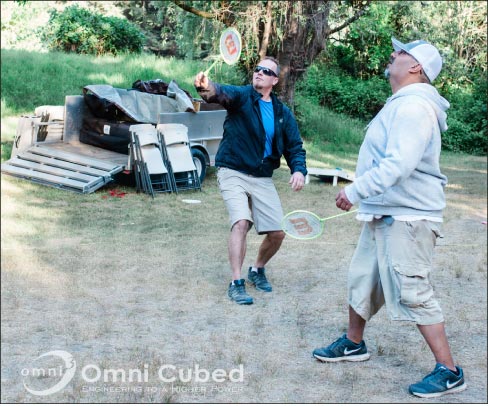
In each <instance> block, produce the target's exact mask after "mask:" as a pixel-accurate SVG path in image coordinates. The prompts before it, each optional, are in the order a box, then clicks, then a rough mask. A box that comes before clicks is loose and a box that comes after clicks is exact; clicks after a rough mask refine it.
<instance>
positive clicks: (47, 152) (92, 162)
mask: <svg viewBox="0 0 488 406" xmlns="http://www.w3.org/2000/svg"><path fill="white" fill-rule="evenodd" d="M28 152H30V153H32V154H38V155H44V156H49V157H53V158H57V159H61V160H63V161H68V162H73V163H76V164H82V165H86V166H90V167H92V168H97V169H103V170H106V171H109V172H111V171H112V170H114V169H117V168H116V167H114V165H113V164H112V163H110V162H109V163H107V162H104V161H100V160H98V159H94V158H88V157H84V156H80V155H77V154H71V153H69V152H60V151H57V150H55V149H52V148H46V147H41V146H39V145H36V146H34V147H31V148H29V149H28Z"/></svg>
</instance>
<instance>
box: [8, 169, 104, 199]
mask: <svg viewBox="0 0 488 406" xmlns="http://www.w3.org/2000/svg"><path fill="white" fill-rule="evenodd" d="M2 172H5V173H8V174H10V175H14V176H19V177H24V178H28V179H35V180H39V181H42V182H44V183H49V184H50V185H52V186H68V187H71V188H74V189H77V190H80V191H82V192H83V193H86V192H87V191H88V190H90V189H92V188H93V187H95V186H96V185H97V184H101V185H100V186H102V185H103V184H104V182H103V179H101V178H98V179H97V182H81V181H78V180H73V179H67V178H64V177H61V176H55V175H50V174H48V173H41V172H36V171H33V170H29V169H25V168H19V167H17V166H12V165H9V164H8V163H5V164H2Z"/></svg>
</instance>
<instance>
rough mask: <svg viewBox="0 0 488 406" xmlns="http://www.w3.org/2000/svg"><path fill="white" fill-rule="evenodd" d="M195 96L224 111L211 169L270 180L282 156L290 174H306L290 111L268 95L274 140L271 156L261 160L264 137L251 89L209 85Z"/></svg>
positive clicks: (298, 139)
mask: <svg viewBox="0 0 488 406" xmlns="http://www.w3.org/2000/svg"><path fill="white" fill-rule="evenodd" d="M197 90H199V94H200V95H201V96H202V97H203V98H204V100H206V101H207V102H209V103H219V104H221V105H222V106H224V107H225V109H226V110H227V117H226V119H225V121H224V135H223V139H222V141H221V143H220V146H219V149H218V151H217V155H216V157H215V166H217V167H226V168H230V169H234V170H237V171H240V172H243V173H246V174H248V175H253V176H256V177H271V176H272V175H273V171H274V170H275V169H276V168H279V166H280V159H281V156H284V157H285V159H286V162H287V164H288V167H289V168H290V170H291V173H292V174H293V173H295V172H302V173H303V174H304V175H306V174H307V167H306V163H305V150H304V149H303V142H302V139H301V137H300V132H299V130H298V125H297V122H296V120H295V118H294V117H293V114H292V113H291V111H290V109H289V108H288V107H286V106H285V105H284V104H283V103H282V102H281V101H279V100H278V98H277V97H276V95H274V94H273V93H272V94H271V98H272V101H273V111H274V127H275V136H274V139H273V152H272V154H271V155H270V156H268V157H266V158H265V159H263V156H264V146H265V142H266V135H265V131H264V126H263V121H262V118H261V110H260V108H259V99H260V98H261V94H260V93H258V92H257V91H256V90H254V88H253V87H252V86H251V85H247V86H230V85H220V84H218V83H214V82H211V81H209V86H208V89H207V90H200V89H197Z"/></svg>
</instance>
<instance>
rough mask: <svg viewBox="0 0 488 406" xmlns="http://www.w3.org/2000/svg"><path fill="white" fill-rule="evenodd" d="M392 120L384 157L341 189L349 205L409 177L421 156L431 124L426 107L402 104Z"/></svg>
mask: <svg viewBox="0 0 488 406" xmlns="http://www.w3.org/2000/svg"><path fill="white" fill-rule="evenodd" d="M392 119H393V121H392V123H391V126H390V128H389V130H388V136H387V137H388V140H387V145H386V150H385V156H384V158H382V159H381V160H380V162H378V164H377V166H375V167H373V168H371V169H370V170H368V171H367V172H365V173H363V174H362V175H361V176H359V177H357V178H356V179H355V180H354V182H353V183H352V184H350V185H348V186H346V187H345V188H344V192H345V196H346V197H347V199H348V201H349V202H350V203H351V204H356V203H357V202H359V201H360V200H362V199H366V198H369V197H373V196H378V195H380V194H383V193H385V192H386V190H387V189H389V188H390V187H392V186H394V185H396V184H398V183H400V182H402V181H403V180H404V179H406V178H408V177H409V176H410V175H411V174H412V172H413V171H414V170H415V168H416V167H417V166H418V164H419V162H420V161H421V159H422V156H423V155H424V152H425V149H426V148H427V146H428V144H429V142H430V140H431V136H432V125H433V122H432V117H431V115H430V114H429V111H428V110H427V109H426V107H425V106H423V105H422V104H420V103H418V102H415V101H413V102H412V103H409V104H407V103H403V104H402V105H400V106H399V107H398V108H397V110H396V111H395V112H394V114H392ZM436 124H437V123H435V124H434V125H436ZM338 207H339V206H338Z"/></svg>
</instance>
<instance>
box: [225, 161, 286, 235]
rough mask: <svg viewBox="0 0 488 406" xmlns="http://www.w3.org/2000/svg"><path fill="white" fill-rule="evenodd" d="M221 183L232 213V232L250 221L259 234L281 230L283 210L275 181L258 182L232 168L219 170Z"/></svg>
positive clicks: (266, 179) (252, 177) (228, 207)
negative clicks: (237, 223) (239, 222)
mask: <svg viewBox="0 0 488 406" xmlns="http://www.w3.org/2000/svg"><path fill="white" fill-rule="evenodd" d="M217 182H218V184H219V188H220V193H221V195H222V198H223V199H224V204H225V206H226V208H227V212H228V213H229V220H230V225H231V228H232V227H233V226H234V224H235V223H236V222H237V221H239V220H247V221H249V224H250V228H251V227H252V225H253V224H254V227H255V229H256V231H257V233H258V234H266V233H268V232H270V231H278V230H281V221H282V219H283V208H282V206H281V201H280V198H279V196H278V192H277V191H276V187H275V185H274V183H273V180H272V179H271V178H258V177H254V176H251V175H246V174H244V173H241V172H238V171H235V170H233V169H229V168H219V169H218V172H217Z"/></svg>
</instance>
